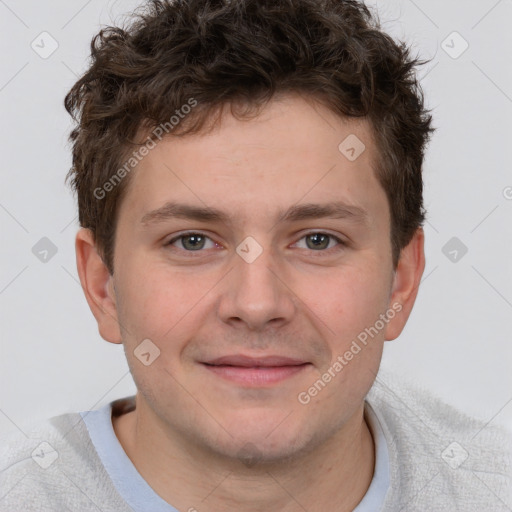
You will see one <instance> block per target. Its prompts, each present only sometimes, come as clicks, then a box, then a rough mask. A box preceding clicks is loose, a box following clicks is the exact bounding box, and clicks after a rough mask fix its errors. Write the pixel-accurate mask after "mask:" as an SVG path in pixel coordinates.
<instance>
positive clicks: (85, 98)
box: [65, 0, 433, 273]
mask: <svg viewBox="0 0 512 512" xmlns="http://www.w3.org/2000/svg"><path fill="white" fill-rule="evenodd" d="M141 9H142V11H141V12H139V13H137V14H136V15H135V18H134V19H133V20H132V22H131V24H129V25H128V26H126V27H125V28H120V27H106V28H104V29H102V30H101V31H100V32H99V33H98V34H97V35H95V36H94V38H93V39H92V42H91V64H90V67H89V69H88V70H87V71H86V72H85V74H84V75H83V76H82V77H81V78H80V79H79V80H78V81H77V82H76V84H75V85H74V86H73V87H72V89H71V90H70V91H69V93H68V94H67V95H66V98H65V107H66V110H67V111H68V112H69V113H70V114H71V116H73V118H74V119H75V120H76V121H77V126H76V127H75V128H74V129H73V131H72V132H71V134H70V141H71V142H72V146H73V149H72V152H73V164H72V168H71V170H70V171H69V173H68V175H67V179H70V178H72V188H73V189H74V190H75V191H76V193H77V197H78V209H79V222H80V225H81V226H83V227H87V228H89V229H91V230H92V232H93V234H94V237H95V241H96V245H97V248H98V250H99V252H100V254H101V256H102V258H103V261H104V262H105V264H106V266H107V268H108V269H109V271H110V273H113V271H114V268H113V251H114V247H113V246H114V240H115V226H116V219H117V212H118V209H119V204H120V202H121V200H122V197H123V194H124V191H125V190H126V187H127V185H128V183H129V176H126V174H127V172H121V173H120V171H121V167H122V165H123V162H126V159H127V158H128V157H129V153H130V150H131V151H133V148H134V147H137V144H139V145H140V144H142V142H141V141H140V140H139V141H137V140H136V138H137V137H138V136H139V134H140V133H141V130H143V131H144V133H145V136H146V137H147V133H148V132H149V131H150V130H151V129H152V128H155V127H157V126H159V125H162V124H164V123H167V124H169V119H170V118H171V117H172V116H175V114H176V113H177V111H178V110H179V109H180V108H181V107H182V106H183V105H186V104H189V103H190V100H191V98H193V99H194V101H195V102H196V105H197V106H196V107H195V108H194V109H193V110H192V111H191V112H190V113H189V114H188V115H187V116H186V118H185V122H180V123H179V124H177V125H176V126H175V127H174V128H173V129H172V134H174V135H186V134H192V133H196V132H198V131H199V130H201V129H204V127H203V125H204V123H205V122H206V121H207V120H211V119H212V118H213V117H214V116H213V114H214V112H217V113H218V112H219V110H220V108H222V107H223V106H225V105H227V104H229V105H230V106H231V112H232V113H233V114H234V115H236V116H237V118H239V119H243V118H249V117H251V116H252V115H254V111H255V109H256V112H257V110H258V108H260V107H261V106H264V105H265V103H266V102H268V101H269V100H270V99H271V98H272V97H273V96H274V95H275V94H276V93H288V92H290V93H292V92H298V93H300V94H305V95H307V96H308V97H311V98H314V99H315V100H317V101H318V102H320V103H321V104H323V105H324V106H326V107H327V108H329V109H330V110H331V111H333V112H334V113H336V114H338V115H340V116H348V117H360V118H367V119H368V120H369V122H370V126H371V128H372V132H373V134H374V137H375V141H376V145H377V149H378V153H379V161H378V162H375V172H376V175H377V178H378V180H379V182H380V184H381V185H382V187H383V189H384V190H385V192H386V195H387V199H388V202H389V207H390V217H391V232H390V237H391V245H392V251H393V265H394V268H396V265H397V264H398V260H399V257H400V251H401V249H402V248H403V247H405V246H406V245H407V244H408V243H409V242H410V241H411V239H412V237H413V235H414V232H415V231H416V230H417V228H419V227H420V226H422V224H423V222H424V220H425V213H426V212H425V211H424V209H423V195H422V194H423V181H422V164H423V158H424V150H425V146H426V143H427V142H428V139H429V136H430V133H431V132H432V131H433V128H432V127H431V116H430V114H429V111H428V110H426V109H425V108H424V101H423V93H422V90H421V87H420V85H419V83H418V80H417V78H416V75H415V70H414V68H415V66H417V65H419V64H422V63H423V62H420V61H419V60H418V59H417V58H412V57H411V56H410V50H409V48H408V47H407V46H406V45H405V44H404V43H403V42H395V41H394V40H393V39H392V38H391V37H390V36H389V35H387V34H385V33H384V32H382V31H381V30H380V25H379V22H378V20H377V18H376V17H374V16H372V14H371V13H370V11H369V9H368V8H367V7H366V6H365V5H364V4H363V3H362V2H359V1H356V0H174V1H173V0H161V1H159V0H152V1H150V2H148V3H147V4H146V5H144V6H142V8H141ZM235 107H236V108H235ZM181 117H183V116H181ZM139 138H140V137H139ZM149 139H151V137H149ZM149 139H146V140H149ZM340 142H341V141H340ZM124 169H125V171H129V169H126V164H125V166H124ZM116 173H117V176H118V177H119V178H120V179H119V180H118V181H119V182H118V183H117V182H116V183H114V185H115V186H111V187H108V189H109V192H108V194H104V197H100V198H98V192H97V191H98V190H104V189H103V188H102V187H103V186H104V184H106V183H107V182H110V183H112V177H113V176H115V175H116ZM125 176H126V177H125ZM121 178H123V179H121ZM109 180H110V181H109ZM102 195H103V194H102Z"/></svg>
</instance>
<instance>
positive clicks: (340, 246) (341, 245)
mask: <svg viewBox="0 0 512 512" xmlns="http://www.w3.org/2000/svg"><path fill="white" fill-rule="evenodd" d="M191 235H199V236H202V237H204V238H207V239H209V240H211V241H212V242H214V243H217V242H215V241H214V240H212V239H211V238H210V237H209V236H208V235H205V234H204V233H201V232H198V231H187V232H186V233H181V235H178V236H176V237H174V238H173V239H171V240H169V241H168V242H167V243H166V244H165V246H166V247H171V246H172V244H173V243H174V242H176V241H178V240H180V239H181V238H186V237H187V236H191ZM311 235H326V236H328V237H329V238H331V239H334V240H335V241H336V242H338V245H337V246H335V247H331V248H330V249H323V250H318V251H314V250H313V249H309V252H312V253H319V254H318V256H320V257H321V256H322V253H324V254H325V253H328V254H329V255H330V254H331V251H332V250H333V249H334V252H335V253H336V252H338V251H340V250H343V249H345V248H346V247H347V245H348V244H347V243H346V242H345V241H343V240H342V239H340V238H338V237H337V236H334V235H331V234H330V233H324V232H323V231H311V232H309V233H306V234H305V235H303V236H302V237H301V238H300V239H299V241H300V240H302V239H303V238H306V237H308V236H311ZM173 249H176V248H173ZM179 250H181V251H183V252H186V253H189V254H190V255H191V256H192V257H200V256H201V253H202V252H204V251H205V249H201V250H197V251H187V250H186V249H179ZM306 250H308V249H306ZM194 253H197V254H194ZM315 257H316V256H315Z"/></svg>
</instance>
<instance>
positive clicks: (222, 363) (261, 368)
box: [202, 355, 311, 387]
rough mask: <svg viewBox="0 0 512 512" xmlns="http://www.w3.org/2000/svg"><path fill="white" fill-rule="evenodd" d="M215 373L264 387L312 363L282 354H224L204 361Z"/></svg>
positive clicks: (208, 368) (234, 380) (247, 384)
mask: <svg viewBox="0 0 512 512" xmlns="http://www.w3.org/2000/svg"><path fill="white" fill-rule="evenodd" d="M202 364H203V366H204V367H205V368H206V369H207V370H208V371H210V372H212V373H213V374H214V375H216V376H218V377H221V378H223V379H225V380H228V381H231V382H234V383H237V384H241V385H243V386H250V387H253V386H255V387H264V386H269V385H272V384H276V383H278V382H282V381H284V380H286V379H289V378H291V377H293V376H295V375H297V374H299V373H301V372H303V371H305V370H306V368H308V367H309V366H311V363H309V362H307V361H304V360H301V359H293V358H289V357H282V356H265V357H249V356H245V355H230V356H223V357H219V358H217V359H213V360H210V361H206V362H203V363H202Z"/></svg>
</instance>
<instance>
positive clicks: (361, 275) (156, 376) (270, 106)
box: [65, 0, 432, 460]
mask: <svg viewBox="0 0 512 512" xmlns="http://www.w3.org/2000/svg"><path fill="white" fill-rule="evenodd" d="M91 53H92V62H91V65H90V67H89V69H88V71H87V72H86V73H85V74H84V75H83V77H82V78H81V79H80V80H79V81H78V82H77V83H76V84H75V85H74V87H73V88H72V89H71V91H70V92H69V94H68V95H67V97H66V101H65V104H66V108H67V110H68V111H69V112H70V114H72V115H73V116H74V117H75V119H76V120H77V121H78V124H77V126H76V128H75V129H74V130H73V132H72V134H71V137H70V138H71V141H72V144H73V167H72V169H71V171H70V173H69V175H68V177H69V178H70V179H71V183H72V186H73V188H74V190H75V191H76V193H77V197H78V207H79V221H80V224H81V226H82V228H83V229H82V230H81V231H80V232H79V234H78V235H77V260H78V269H79V274H80V279H81V281H82V285H83V287H84V291H85V294H86V297H87V300H88V302H89V305H90V307H91V309H92V311H93V314H94V315H95V317H96V319H97V321H98V325H99V330H100V333H101V335H102V336H103V338H105V339H106V340H107V341H110V342H113V343H123V344H124V347H125V351H126V356H127V359H128V363H129V365H130V369H131V372H132V375H133V377H134V380H135V383H136V385H137V387H138V390H139V397H140V403H141V404H143V405H141V406H142V407H146V411H147V415H148V417H149V416H150V415H152V417H153V418H154V419H155V421H159V422H160V424H162V425H166V426H167V427H168V428H170V429H172V430H173V431H174V432H175V433H176V434H177V435H181V436H183V437H184V438H187V439H189V440H191V441H192V442H195V443H196V444H199V445H201V446H202V447H204V448H208V449H210V450H215V451H217V452H218V453H219V454H223V455H229V456H236V454H237V453H244V454H245V452H246V451H247V448H244V447H247V446H252V447H254V449H255V450H257V452H258V454H260V455H261V457H262V458H264V459H268V460H272V459H275V458H279V457H283V456H290V455H291V454H293V453H296V452H297V453H298V452H300V451H304V450H307V449H311V448H312V447H313V446H315V445H316V444H319V443H321V442H322V441H323V440H325V439H326V438H327V437H328V436H329V435H331V434H332V433H333V432H335V431H336V430H339V429H340V428H341V427H342V426H343V425H345V424H347V423H348V422H350V420H351V418H353V417H354V415H355V414H356V413H357V412H358V411H359V412H360V411H361V406H362V401H363V399H364V396H365V395H366V393H367V391H368V389H369V388H370V386H371V384H372V383H373V380H374V378H375V374H376V372H377V370H378V366H379V363H380V358H381V354H382V346H383V342H384V341H385V340H391V339H394V338H396V337H397V336H398V335H399V334H400V332H401V330H402V329H403V327H404V325H405V323H406V321H407V318H408V316H409V313H410V311H411V309H412V306H413V303H414V300H415V297H416V293H417V288H418V285H419V280H420V277H421V274H422V272H423V267H424V255H423V231H422V223H423V221H424V215H425V212H424V209H423V203H422V176H421V171H422V162H423V156H424V149H425V145H426V143H427V140H428V137H429V134H430V132H431V131H432V129H431V118H430V116H429V115H428V113H427V111H426V110H425V109H424V106H423V98H422V94H421V89H420V87H419V85H418V83H417V80H416V78H415V75H414V67H415V66H416V65H417V64H419V62H418V61H417V60H416V59H413V58H412V57H411V56H410V55H409V51H408V48H407V47H406V46H405V45H404V44H402V43H396V42H394V41H393V40H392V39H391V38H390V37H389V36H388V35H386V34H385V33H383V32H382V31H381V30H380V28H379V26H378V23H377V21H376V20H375V19H374V18H372V16H371V14H370V12H369V11H368V9H367V8H366V7H365V6H364V5H363V4H361V3H359V2H356V1H353V0H347V1H340V0H322V1H318V0H272V1H270V0H269V1H261V0H240V1H229V0H218V1H213V2H205V1H199V0H188V1H186V0H177V1H152V2H150V3H149V4H148V5H147V6H146V7H145V9H144V10H143V11H142V12H141V13H140V15H139V16H138V17H137V18H135V19H134V20H133V21H132V22H131V23H130V24H129V25H127V26H126V27H124V28H114V27H110V28H107V29H105V30H102V31H101V32H100V33H99V34H98V35H97V36H95V38H94V39H93V41H92V44H91ZM177 203H179V204H182V205H183V204H186V205H189V206H192V207H194V208H195V210H196V211H195V212H194V216H187V215H184V214H185V213H187V214H190V213H191V212H190V211H184V209H183V208H179V207H178V206H177ZM335 203H336V204H338V206H339V204H340V203H343V207H341V208H340V207H338V212H337V215H333V214H332V212H331V213H326V212H325V211H324V212H320V211H319V210H320V209H321V208H319V206H320V207H326V206H328V205H331V206H332V205H333V204H335ZM198 209H201V211H200V212H199V211H197V210H198ZM324 209H325V208H324ZM189 210H190V209H189ZM287 214H288V215H287ZM187 233H188V237H187V236H186V234H187ZM179 236H181V237H182V238H179ZM363 333H366V337H365V335H364V334H363ZM143 340H150V342H149V344H148V342H147V341H145V342H144V343H143V344H142V345H141V342H143ZM357 340H359V341H357ZM354 342H355V345H354ZM140 347H142V348H140ZM141 351H143V352H144V353H145V354H148V353H149V354H150V355H149V356H146V363H150V364H144V363H143V362H142V358H140V355H141V354H140V352H141ZM348 352H350V353H351V354H352V356H350V355H349V354H348ZM156 355H158V357H156V358H155V356H156ZM232 355H246V356H250V357H254V358H258V357H263V358H265V357H267V356H273V357H289V358H292V359H294V360H295V361H298V362H300V363H301V364H302V363H303V364H302V366H301V368H300V369H299V371H297V373H295V374H293V375H291V376H287V377H286V378H282V379H278V382H277V381H276V382H274V383H267V384H266V385H264V384H261V383H260V384H261V385H254V382H252V384H248V383H247V382H245V381H244V382H245V383H244V382H241V381H237V382H234V380H233V379H232V378H225V377H226V375H220V376H219V373H218V371H217V370H218V369H219V368H218V367H219V366H223V365H221V364H213V363H214V362H215V361H216V360H217V359H218V358H220V357H225V356H232ZM345 355H346V357H344V356H345ZM340 358H341V359H340ZM336 361H337V362H338V365H336V364H335V363H336ZM217 363H218V361H217ZM340 366H341V368H340ZM221 373H222V371H221ZM325 375H330V378H329V377H325ZM319 379H320V380H322V379H323V380H322V382H323V383H324V384H325V385H322V384H319V383H318V381H319ZM315 382H316V383H317V384H316V387H315V386H314V384H315ZM313 388H315V389H316V390H317V391H316V392H315V391H314V390H313ZM308 390H310V391H308ZM301 397H302V398H301ZM285 416H286V420H285V419H284V417H285ZM281 422H282V423H281ZM277 424H280V425H281V426H280V427H279V428H278V429H275V430H273V427H275V425H277ZM214 447H215V448H214ZM244 450H245V451H244Z"/></svg>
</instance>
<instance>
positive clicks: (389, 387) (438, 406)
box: [0, 372, 512, 512]
mask: <svg viewBox="0 0 512 512" xmlns="http://www.w3.org/2000/svg"><path fill="white" fill-rule="evenodd" d="M366 402H367V404H370V406H371V409H372V410H373V412H374V413H375V415H376V416H377V418H378V420H379V423H380V427H381V428H382V431H383V434H384V437H385V440H386V445H387V452H388V457H389V468H388V469H389V481H390V482H389V488H388V491H387V493H386V496H385V499H384V504H383V506H382V507H381V509H380V510H379V511H378V510H375V512H430V511H434V512H444V511H446V512H448V511H449V512H455V511H459V512H484V511H485V512H489V511H490V512H511V511H512V434H511V433H510V432H508V431H507V430H505V429H503V428H499V427H496V426H493V425H492V424H486V423H485V422H483V421H480V420H477V419H474V418H470V417H468V416H466V415H464V414H462V413H460V412H459V411H457V410H456V409H454V408H453V407H451V406H448V405H446V404H444V403H443V402H441V401H440V400H439V399H437V398H435V397H434V396H432V395H431V394H430V393H429V392H427V391H425V390H420V389H417V388H415V387H413V386H411V385H410V384H409V383H404V382H403V381H402V382H401V381H399V380H397V379H396V378H394V377H393V376H391V375H389V374H384V375H383V374H382V372H380V373H379V376H378V378H377V380H376V381H375V383H374V385H373V387H372V389H371V390H370V393H369V394H368V396H367V398H366ZM118 403H125V402H123V401H118ZM28 427H30V431H29V434H28V435H29V437H28V438H27V437H25V436H24V435H23V434H21V433H20V434H12V435H10V436H8V438H7V439H4V440H3V441H2V444H1V448H0V470H1V473H0V512H32V511H34V512H35V511H38V512H47V511H58V512H65V511H73V512H78V511H80V512H84V511H85V512H88V511H102V512H114V511H115V512H133V509H132V508H131V507H130V506H129V505H128V504H127V502H126V501H125V500H124V499H123V498H122V496H121V495H120V494H119V492H118V491H117V489H116V487H115V486H114V484H113V481H112V478H111V476H110V475H109V473H108V472H107V470H106V468H105V466H104V465H103V464H102V462H101V459H100V457H99V456H98V453H97V452H96V449H95V446H94V444H93V442H92V440H91V437H90V435H89V432H88V430H87V427H86V425H85V424H84V421H83V419H82V416H80V414H79V413H69V414H64V415H61V416H57V417H54V418H51V419H50V420H47V421H45V422H40V423H38V424H35V423H32V424H29V425H27V426H26V427H25V428H28ZM54 450H55V451H54ZM336 511H337V509H336V507H335V505H334V506H333V508H332V511H325V512H336ZM148 512H151V511H150V510H148ZM219 512H222V511H219ZM241 512H243V511H241Z"/></svg>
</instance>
